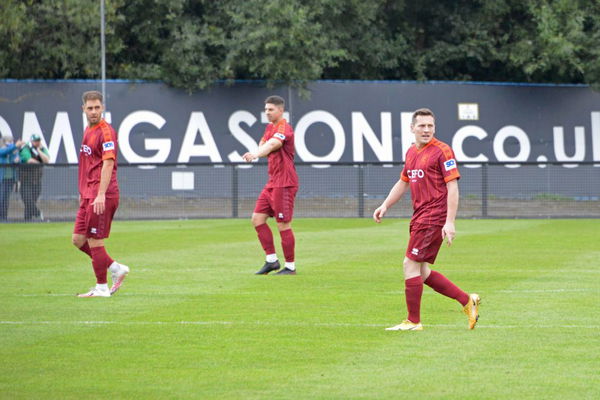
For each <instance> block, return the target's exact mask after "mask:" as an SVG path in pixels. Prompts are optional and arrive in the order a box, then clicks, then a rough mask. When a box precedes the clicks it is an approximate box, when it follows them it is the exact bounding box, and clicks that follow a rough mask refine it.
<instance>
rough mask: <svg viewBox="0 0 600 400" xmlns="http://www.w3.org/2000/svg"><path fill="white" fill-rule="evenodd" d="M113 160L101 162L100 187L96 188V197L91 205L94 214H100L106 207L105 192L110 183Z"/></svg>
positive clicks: (113, 165)
mask: <svg viewBox="0 0 600 400" xmlns="http://www.w3.org/2000/svg"><path fill="white" fill-rule="evenodd" d="M114 167H115V160H113V159H111V158H109V159H107V160H104V161H103V162H102V171H101V172H100V185H99V186H98V195H97V196H96V198H95V199H94V202H93V203H92V205H93V206H94V212H95V213H96V214H102V213H103V212H104V209H105V206H106V190H107V189H108V184H109V183H110V178H111V176H112V171H113V168H114Z"/></svg>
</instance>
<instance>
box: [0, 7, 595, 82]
mask: <svg viewBox="0 0 600 400" xmlns="http://www.w3.org/2000/svg"><path fill="white" fill-rule="evenodd" d="M99 11H100V7H99V1H98V0H38V1H35V0H26V1H17V0H5V1H3V2H2V4H1V5H0V20H2V21H3V22H2V24H1V25H0V78H59V79H60V78H98V77H99V76H100V56H99V50H100V42H99V34H100V18H99ZM106 28H107V31H106V46H107V70H108V71H107V76H108V77H109V78H125V79H149V80H163V81H165V82H167V83H168V84H170V85H172V86H175V87H181V88H186V89H187V90H189V91H190V92H192V91H195V90H200V89H205V88H207V87H208V86H210V85H211V84H213V83H214V82H215V81H216V80H226V81H232V80H235V79H261V80H265V81H266V82H267V84H268V85H273V84H275V83H279V82H283V83H288V84H292V85H294V86H300V87H302V86H303V85H304V84H305V83H306V82H308V81H311V80H315V79H406V80H415V79H416V80H478V81H520V82H552V83H589V84H591V85H592V86H594V87H598V86H599V85H600V1H599V0H593V1H584V0H579V1H573V0H557V1H547V0H496V1H484V0H477V1H467V0H457V1H451V2H440V1H437V0H424V1H421V2H419V4H418V7H417V6H415V5H414V4H413V3H412V2H407V1H405V0H370V1H364V0H272V1H266V2H265V1H260V0H228V1H214V0H130V1H126V0H106Z"/></svg>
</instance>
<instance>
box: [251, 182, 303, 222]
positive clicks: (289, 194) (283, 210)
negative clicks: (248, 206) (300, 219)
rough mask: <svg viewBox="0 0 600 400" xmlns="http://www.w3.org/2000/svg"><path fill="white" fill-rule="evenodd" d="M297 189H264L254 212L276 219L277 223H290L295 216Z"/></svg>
mask: <svg viewBox="0 0 600 400" xmlns="http://www.w3.org/2000/svg"><path fill="white" fill-rule="evenodd" d="M296 192H298V188H297V187H277V188H264V189H263V190H262V192H260V196H258V199H257V200H256V206H255V207H254V212H255V213H258V214H267V215H268V216H269V217H275V220H276V221H277V222H290V221H291V220H292V216H293V215H294V200H295V199H296Z"/></svg>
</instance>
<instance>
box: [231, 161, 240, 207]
mask: <svg viewBox="0 0 600 400" xmlns="http://www.w3.org/2000/svg"><path fill="white" fill-rule="evenodd" d="M238 196H239V188H238V169H237V166H236V165H232V166H231V216H232V217H233V218H237V217H238V204H239V199H238Z"/></svg>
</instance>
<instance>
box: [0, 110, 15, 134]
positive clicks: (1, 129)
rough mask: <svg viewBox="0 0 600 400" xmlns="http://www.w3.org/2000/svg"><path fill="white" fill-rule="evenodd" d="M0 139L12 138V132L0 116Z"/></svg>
mask: <svg viewBox="0 0 600 400" xmlns="http://www.w3.org/2000/svg"><path fill="white" fill-rule="evenodd" d="M0 137H3V138H14V136H13V133H12V130H11V129H10V125H8V122H6V120H5V119H4V118H2V116H1V115H0Z"/></svg>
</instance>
